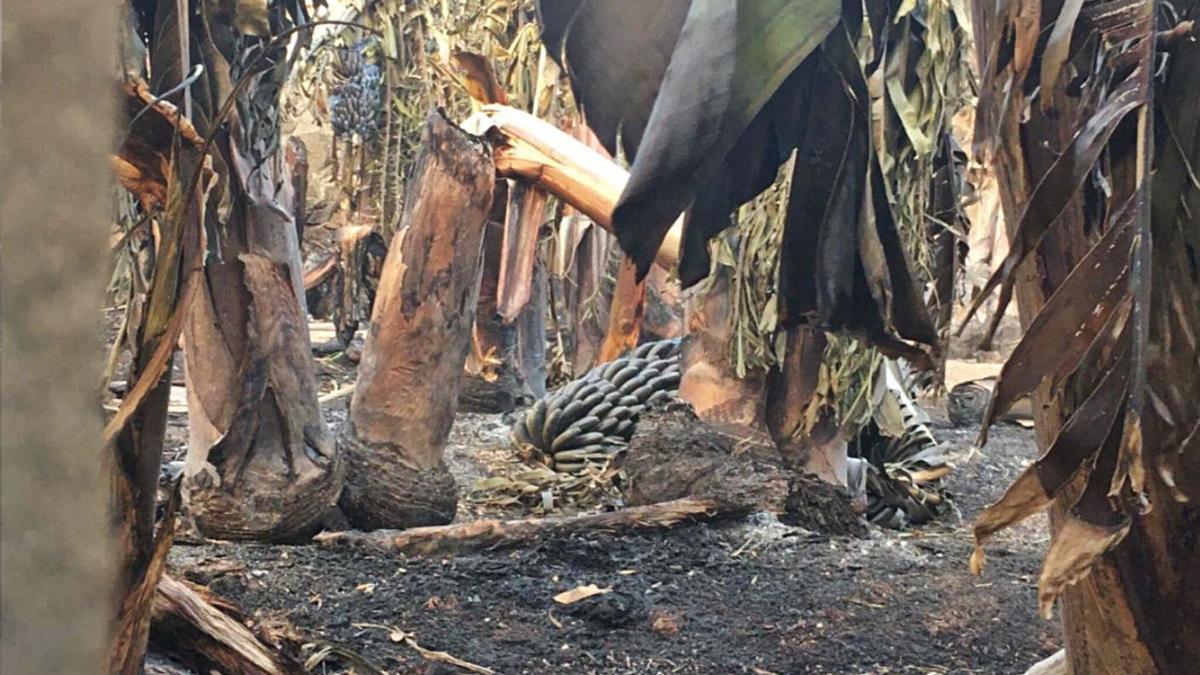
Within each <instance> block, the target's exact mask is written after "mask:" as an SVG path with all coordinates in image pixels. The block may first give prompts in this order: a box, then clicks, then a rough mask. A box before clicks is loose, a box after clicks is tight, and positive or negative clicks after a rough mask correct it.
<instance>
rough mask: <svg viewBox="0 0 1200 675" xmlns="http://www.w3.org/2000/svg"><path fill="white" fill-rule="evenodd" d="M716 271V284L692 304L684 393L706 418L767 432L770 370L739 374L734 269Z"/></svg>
mask: <svg viewBox="0 0 1200 675" xmlns="http://www.w3.org/2000/svg"><path fill="white" fill-rule="evenodd" d="M715 274H716V276H715V277H714V279H713V280H712V286H711V287H709V288H708V289H707V292H706V293H704V294H703V295H702V296H700V297H698V298H697V299H696V300H695V302H694V304H693V306H692V307H691V318H690V320H689V324H690V328H691V330H690V331H689V337H688V341H687V343H686V344H685V345H684V348H683V365H682V370H683V377H682V379H681V380H680V382H679V396H680V398H682V399H683V400H685V401H687V402H688V403H691V404H692V407H693V408H694V409H695V410H696V415H697V416H699V418H700V419H701V420H704V421H705V422H714V423H720V424H723V425H728V426H735V427H741V428H743V429H746V430H747V432H748V433H749V432H759V433H761V432H764V431H765V430H766V427H765V420H766V418H765V415H766V407H765V406H766V377H767V374H766V372H765V371H762V370H753V371H750V372H748V373H746V375H745V376H744V377H739V376H738V374H737V371H736V369H735V367H734V364H733V363H732V362H731V359H730V354H729V344H730V340H732V337H733V330H734V327H733V314H732V313H733V308H732V297H731V292H730V283H731V282H730V278H729V277H730V272H729V269H728V268H724V267H722V268H719V269H718V270H717V272H716V273H715Z"/></svg>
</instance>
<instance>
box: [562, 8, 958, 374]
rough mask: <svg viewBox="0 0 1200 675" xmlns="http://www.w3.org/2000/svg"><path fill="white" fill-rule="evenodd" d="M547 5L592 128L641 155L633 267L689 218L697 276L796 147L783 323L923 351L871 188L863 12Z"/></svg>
mask: <svg viewBox="0 0 1200 675" xmlns="http://www.w3.org/2000/svg"><path fill="white" fill-rule="evenodd" d="M539 6H540V16H541V20H542V22H543V39H544V40H545V41H546V43H547V44H548V45H549V49H550V50H551V53H552V54H554V55H555V56H556V57H557V58H558V59H559V61H560V63H561V64H562V65H564V67H565V69H566V71H567V72H568V73H569V74H570V77H571V82H572V85H573V87H574V90H575V93H576V97H577V99H578V100H579V101H580V104H581V107H582V108H583V111H584V114H585V116H586V118H587V121H588V124H589V125H590V126H591V127H592V128H593V129H594V130H595V131H596V133H597V136H598V137H599V138H600V139H601V141H602V142H604V143H605V145H606V146H608V147H609V149H610V150H612V149H615V148H616V146H617V145H618V143H619V144H620V145H621V146H622V147H623V149H624V150H625V153H626V156H627V157H630V158H631V159H632V160H633V166H632V170H631V176H630V181H629V183H628V185H627V186H626V188H625V191H624V193H623V194H622V195H621V198H620V200H619V201H618V203H617V206H616V208H615V210H614V213H613V228H614V230H615V232H616V234H617V237H618V239H619V241H620V243H621V247H622V248H623V249H624V250H625V252H626V253H627V254H628V255H629V256H630V257H631V258H632V259H633V260H634V261H635V263H636V264H637V266H638V270H639V274H642V275H644V274H645V273H646V271H647V270H648V269H649V266H650V264H651V263H652V262H653V260H654V256H655V253H656V252H657V250H658V247H659V245H660V244H661V242H662V239H663V236H664V235H665V234H666V232H667V230H668V229H669V227H670V225H671V224H672V223H673V222H674V221H675V219H676V218H677V217H678V216H679V214H680V213H685V214H686V218H685V221H684V237H683V248H682V254H681V257H680V266H679V275H680V279H681V281H683V283H684V284H685V285H688V284H692V283H695V282H697V281H699V280H700V279H702V278H704V277H705V276H706V275H707V274H708V271H709V267H710V266H709V260H708V253H707V242H708V240H709V239H711V238H712V237H713V236H715V235H716V234H717V233H719V232H720V231H721V230H723V229H725V228H726V227H728V226H729V225H730V224H731V213H732V212H733V211H734V210H735V209H736V208H737V207H738V206H740V205H741V204H743V203H745V202H746V201H748V200H750V199H752V198H753V197H755V196H756V195H757V194H759V193H760V192H762V191H763V190H764V189H765V188H766V187H768V186H769V185H771V183H772V182H773V181H774V179H775V177H776V174H777V172H778V170H779V166H780V165H781V164H783V163H784V162H785V161H787V159H788V157H789V156H791V154H792V151H793V150H794V149H796V148H797V147H799V153H800V154H799V155H798V159H797V163H796V169H795V173H794V176H795V177H796V179H795V180H794V181H793V185H794V188H793V193H792V200H793V202H792V205H790V206H789V210H788V213H789V215H788V222H787V224H786V227H785V235H784V238H785V241H784V246H783V252H782V254H781V255H782V258H781V292H782V298H783V300H784V307H783V311H784V315H785V317H786V321H787V322H788V323H792V324H794V323H798V322H801V321H803V322H808V323H814V324H817V325H820V326H822V327H824V328H829V329H834V330H841V329H846V330H849V331H850V332H853V333H855V334H858V335H860V336H863V337H866V338H867V339H869V340H871V341H874V342H876V343H877V344H882V345H885V346H887V347H889V348H890V351H891V353H899V354H901V355H905V356H909V357H910V358H914V359H916V360H923V359H921V354H920V352H919V351H917V350H915V348H912V346H911V345H909V344H908V343H907V342H905V341H906V340H912V341H917V342H924V343H927V344H933V343H934V342H936V335H935V333H934V331H933V329H932V327H931V325H930V322H929V319H928V316H927V312H926V310H925V308H924V304H923V302H922V301H921V299H920V297H919V293H918V292H917V289H916V285H915V284H914V283H913V281H912V278H911V275H910V272H909V269H908V265H907V261H906V260H905V255H904V251H903V248H902V247H901V245H900V237H899V233H898V231H897V229H896V226H895V222H894V219H893V218H892V215H891V208H890V205H889V204H888V202H887V198H886V192H885V190H884V189H883V186H882V185H881V184H877V183H879V176H878V174H879V169H878V166H877V160H876V158H875V156H874V154H873V148H872V140H871V133H870V128H871V127H870V117H869V112H868V111H867V109H866V102H867V101H868V100H869V99H868V96H867V90H866V80H865V77H864V74H863V71H862V66H861V64H860V63H859V58H858V55H857V54H856V53H855V50H854V47H853V45H854V44H856V43H857V41H858V38H859V30H860V27H861V25H862V16H861V14H859V13H856V12H851V11H849V10H846V9H845V8H844V7H843V5H842V3H840V2H831V1H829V0H814V1H811V2H803V3H800V2H787V1H784V0H753V1H750V0H742V1H740V2H739V1H717V0H703V1H702V0H693V1H692V2H690V3H689V2H660V3H642V2H633V1H628V2H627V1H624V0H616V1H612V2H599V1H598V0H591V1H589V0H581V1H579V2H557V3H556V2H550V1H549V0H542V2H540V3H539ZM844 11H845V12H847V16H845V17H843V12H844ZM876 18H878V17H876Z"/></svg>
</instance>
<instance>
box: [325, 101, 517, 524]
mask: <svg viewBox="0 0 1200 675" xmlns="http://www.w3.org/2000/svg"><path fill="white" fill-rule="evenodd" d="M421 145H422V148H423V150H422V154H421V156H420V157H419V159H418V161H417V165H416V168H415V170H414V177H413V179H412V181H411V182H410V184H409V192H408V195H407V197H406V199H405V204H407V205H408V206H407V208H406V210H405V214H404V221H403V222H402V227H401V230H400V231H399V232H398V233H397V235H396V236H395V237H394V238H393V240H392V243H391V247H390V249H389V250H388V255H387V259H386V261H385V262H384V268H383V275H382V277H381V278H380V281H379V291H378V294H377V296H376V302H375V307H374V310H373V312H372V316H371V330H370V332H369V334H368V335H367V340H366V345H365V347H364V349H363V356H362V363H361V364H360V366H359V373H358V383H357V385H356V386H355V390H354V398H353V399H352V400H351V403H350V418H349V420H348V422H347V424H346V427H345V428H344V430H343V432H342V434H341V435H340V437H339V439H338V440H339V445H340V446H341V448H342V450H343V452H344V453H345V458H346V462H347V475H346V488H345V490H344V491H343V493H342V499H341V502H340V505H341V507H342V510H343V511H344V512H345V514H346V516H347V518H349V520H350V522H351V523H353V524H354V525H355V526H357V527H360V528H366V529H372V528H383V527H388V528H406V527H415V526H421V525H438V524H444V523H448V522H450V521H451V520H452V519H453V518H454V513H455V509H456V507H457V502H458V495H457V489H456V487H455V484H454V479H453V477H452V476H451V475H450V472H449V471H448V470H447V469H446V465H445V464H444V463H443V462H442V452H443V450H444V449H445V446H446V438H447V436H449V433H450V426H451V424H452V423H453V422H454V416H455V413H456V411H457V405H458V403H457V401H458V389H459V383H460V380H461V378H462V373H463V363H464V361H465V360H466V357H467V352H468V349H469V348H470V341H471V327H472V325H473V323H474V321H475V312H476V305H477V301H478V293H479V269H480V256H481V250H482V244H483V233H484V226H485V224H486V222H487V218H488V213H489V211H490V209H491V203H492V191H493V188H494V177H495V169H494V167H493V166H492V161H491V157H490V154H489V153H488V151H487V150H486V148H485V147H484V146H483V145H482V144H480V143H478V142H476V141H475V140H474V139H473V138H472V137H470V136H469V135H467V134H466V133H465V132H463V131H462V130H461V129H459V128H458V127H456V126H455V125H453V124H452V123H451V122H449V121H448V120H447V119H446V118H445V117H444V116H443V115H442V114H441V113H440V112H433V113H430V115H429V117H428V118H427V120H426V124H425V130H424V132H423V134H422V138H421Z"/></svg>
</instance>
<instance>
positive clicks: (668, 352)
mask: <svg viewBox="0 0 1200 675" xmlns="http://www.w3.org/2000/svg"><path fill="white" fill-rule="evenodd" d="M678 393H679V340H663V341H660V342H648V343H646V344H644V345H641V346H639V347H638V348H637V349H635V350H633V351H632V352H630V353H629V354H627V355H625V356H622V357H621V358H619V359H616V360H614V361H611V362H609V363H603V364H600V365H599V366H596V367H595V368H592V369H591V370H590V371H588V372H587V373H586V374H585V375H584V376H583V377H581V378H579V379H577V380H574V381H573V382H571V383H569V384H567V385H565V386H563V387H562V388H561V389H558V390H556V391H554V392H551V393H550V394H548V395H547V396H545V397H544V398H542V399H540V400H538V401H537V402H536V403H534V404H533V405H532V406H530V408H529V409H528V410H526V411H525V414H524V415H522V416H521V417H519V418H518V419H517V421H516V424H514V425H513V430H512V437H513V441H514V442H515V443H516V444H517V445H518V446H519V447H520V448H521V449H522V451H523V452H524V453H527V454H528V455H530V456H531V457H532V458H533V459H537V460H540V461H543V462H545V463H546V464H547V465H549V466H550V467H551V468H553V469H554V470H556V471H564V472H572V473H573V472H578V471H582V470H583V469H584V468H585V467H586V466H588V465H589V464H604V463H605V462H607V461H608V460H609V459H610V458H612V457H613V456H614V455H616V454H618V453H619V452H621V451H622V450H623V449H624V448H625V446H626V444H627V443H628V442H629V439H630V438H631V437H632V436H633V432H634V429H635V428H636V426H637V421H638V416H639V415H640V414H641V413H642V411H644V410H645V409H646V408H647V407H649V406H652V405H656V404H658V403H661V402H666V401H667V400H669V399H671V398H674V397H675V396H676V395H677V394H678Z"/></svg>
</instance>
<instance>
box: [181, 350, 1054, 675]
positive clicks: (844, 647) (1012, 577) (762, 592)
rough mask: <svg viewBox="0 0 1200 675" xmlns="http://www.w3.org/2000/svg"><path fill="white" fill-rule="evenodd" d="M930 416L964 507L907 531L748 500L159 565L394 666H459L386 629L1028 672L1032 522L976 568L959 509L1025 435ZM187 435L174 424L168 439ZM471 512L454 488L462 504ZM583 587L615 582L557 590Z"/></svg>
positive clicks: (648, 660)
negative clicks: (388, 548)
mask: <svg viewBox="0 0 1200 675" xmlns="http://www.w3.org/2000/svg"><path fill="white" fill-rule="evenodd" d="M336 362H337V359H328V360H325V361H319V362H318V371H319V379H320V381H321V385H322V390H329V389H332V388H334V387H335V386H336V385H337V384H338V382H339V381H342V380H343V379H344V376H345V375H346V374H348V373H342V372H337V371H338V367H337V366H336ZM344 410H345V401H344V400H343V401H339V402H335V403H332V404H330V405H328V406H327V407H326V412H327V419H328V420H329V422H330V423H331V424H333V425H337V424H340V423H341V421H342V420H343V419H344V416H345V412H344ZM933 412H934V414H935V417H937V418H939V419H944V415H942V414H941V413H940V412H938V411H937V410H934V411H933ZM179 424H186V422H185V421H181V420H176V419H174V418H173V419H172V426H177V425H179ZM183 428H186V427H183ZM507 428H508V423H507V422H506V420H505V418H503V417H502V416H499V415H460V416H459V419H458V421H457V423H456V426H455V429H454V433H453V435H452V438H451V444H450V447H449V448H448V450H447V459H448V463H449V464H450V465H451V467H452V469H453V471H454V473H455V474H456V475H457V476H458V478H459V483H460V485H461V486H464V487H466V486H470V485H471V484H472V483H473V481H475V480H477V479H478V478H480V477H483V476H486V475H487V474H488V473H489V466H494V464H495V462H496V461H497V458H498V457H503V456H505V455H506V454H507V453H509V452H510V451H509V450H508V449H507V443H506V435H507ZM175 431H179V429H178V428H177V429H175ZM934 431H935V434H937V435H938V437H939V439H940V440H945V441H948V442H950V443H952V444H953V445H954V446H955V447H956V448H957V449H959V450H961V451H963V453H964V457H963V458H961V459H960V460H959V461H958V468H957V470H956V471H955V472H954V473H953V474H952V475H951V476H950V477H949V478H948V481H949V486H950V489H951V490H952V491H953V493H954V494H955V495H956V503H957V507H958V509H959V511H960V512H961V517H954V516H951V517H950V518H949V519H948V520H946V521H945V522H942V523H937V524H934V525H931V526H926V527H923V528H921V529H918V530H914V531H909V532H895V531H889V530H881V529H878V528H875V527H870V528H868V529H867V534H866V535H863V536H853V535H838V534H829V533H821V532H813V531H810V530H805V529H802V528H798V527H791V526H787V525H783V524H781V523H780V522H779V521H778V520H776V519H775V518H774V517H773V516H769V515H765V514H755V515H751V516H749V517H742V518H737V519H733V520H727V521H721V522H713V523H693V524H686V525H681V526H676V527H674V528H672V529H670V530H664V531H656V532H648V533H638V534H627V535H619V536H614V535H609V534H599V533H597V534H589V535H582V536H569V537H557V536H554V537H547V538H543V539H540V540H538V541H537V542H535V543H534V544H532V545H529V546H527V547H525V548H520V549H515V550H494V551H488V552H483V553H473V554H463V555H459V556H457V557H435V558H426V559H419V558H408V557H405V556H401V555H394V554H382V553H376V552H367V551H362V550H357V549H352V548H323V547H318V546H315V545H312V546H271V545H260V544H228V543H208V542H197V541H191V542H189V541H187V539H186V537H185V538H184V541H181V542H180V543H178V544H177V545H176V547H175V549H174V550H173V552H172V554H171V566H172V571H173V573H174V574H177V575H180V576H183V577H185V578H189V579H191V580H193V581H197V582H200V583H204V584H208V585H210V586H211V588H212V589H213V590H214V591H216V592H217V593H219V594H222V595H224V596H226V597H228V598H230V599H232V600H234V601H236V602H237V603H239V604H240V605H241V606H242V607H243V609H244V610H246V612H247V613H248V614H250V615H251V616H254V617H255V618H256V619H257V620H258V621H259V622H260V623H261V624H263V625H266V626H272V627H277V628H278V627H281V626H288V627H289V628H288V630H290V631H292V632H295V633H297V634H298V635H299V638H300V641H301V642H302V643H306V644H305V647H304V655H305V656H307V655H308V654H311V653H312V652H314V651H316V650H319V649H320V648H321V647H323V646H326V645H336V646H338V647H341V648H344V649H347V650H349V651H351V652H353V653H356V654H358V655H359V656H361V658H362V659H364V660H365V661H366V662H368V663H370V664H372V665H373V666H375V667H377V668H379V669H381V670H383V671H386V672H388V673H455V672H465V671H461V670H459V669H458V668H456V667H453V666H448V665H444V664H437V663H433V662H429V661H426V660H425V659H424V658H422V657H421V656H420V655H419V654H418V652H417V651H415V650H414V649H413V648H411V647H410V646H409V645H408V644H406V643H405V642H403V641H402V640H395V641H394V640H393V638H399V633H396V632H395V631H396V630H397V629H398V630H401V631H404V632H406V633H408V634H409V635H410V636H412V637H413V638H414V639H415V640H416V642H417V643H419V644H420V646H422V647H424V648H426V649H434V650H444V651H445V652H448V653H449V654H452V655H453V656H455V657H458V658H460V659H463V660H466V661H469V662H472V663H475V664H479V665H480V666H485V667H487V668H490V669H492V670H494V671H495V672H497V673H758V674H763V673H910V672H911V673H1020V672H1024V670H1025V669H1026V668H1027V667H1029V666H1030V665H1032V664H1033V663H1034V662H1036V661H1038V660H1040V659H1042V658H1044V657H1045V656H1047V655H1049V654H1050V653H1052V652H1053V651H1055V650H1057V649H1058V647H1059V642H1060V637H1059V629H1058V626H1057V623H1055V622H1047V621H1043V620H1041V619H1039V618H1038V617H1037V616H1036V580H1037V574H1038V569H1039V564H1040V560H1041V557H1042V554H1043V552H1044V551H1045V549H1046V546H1047V543H1048V537H1047V534H1046V529H1045V521H1044V519H1042V518H1040V517H1039V518H1034V519H1031V520H1030V521H1029V522H1026V523H1024V524H1022V525H1020V526H1018V527H1016V528H1014V529H1012V530H1009V531H1007V532H1004V533H1001V534H1000V535H998V536H997V537H996V539H995V540H994V542H993V543H992V544H991V545H990V546H989V547H988V553H989V564H988V567H987V569H986V570H985V572H984V575H983V576H982V577H980V578H977V577H973V576H971V575H970V573H969V571H968V569H967V559H968V557H969V555H970V553H971V548H972V543H971V537H970V530H969V525H970V522H971V520H972V519H973V518H974V516H975V515H976V514H978V513H979V511H980V510H981V509H982V508H983V506H985V505H986V504H987V503H989V502H991V501H993V500H995V499H996V498H997V497H998V496H999V495H1000V494H1001V492H1002V491H1003V489H1004V488H1005V486H1007V485H1008V484H1009V483H1010V482H1011V481H1012V480H1013V479H1014V478H1015V477H1016V475H1017V474H1018V473H1019V471H1020V470H1021V469H1022V468H1023V467H1024V466H1025V465H1026V464H1027V463H1028V462H1029V461H1030V460H1031V458H1032V457H1033V454H1034V443H1033V437H1032V433H1031V432H1029V431H1027V430H1024V429H1021V428H1019V427H1014V426H1004V427H999V428H997V429H995V430H994V431H993V433H992V435H991V440H990V442H989V444H988V446H987V449H986V452H984V453H983V454H980V455H975V456H973V457H969V458H968V457H966V456H965V455H966V451H967V450H968V448H969V447H970V445H971V442H972V440H973V438H974V430H958V429H953V428H951V427H949V426H948V425H947V424H945V423H943V422H940V421H939V422H937V423H936V428H935V430H934ZM181 436H183V434H175V433H173V434H171V436H170V438H171V440H170V441H169V443H171V442H172V441H173V442H174V443H175V445H176V450H175V452H176V453H178V451H179V450H180V449H181V446H182V444H183V442H184V438H181ZM474 514H475V512H474V511H472V509H471V507H470V506H469V504H468V503H467V502H466V501H465V500H464V506H463V507H461V508H460V516H459V517H460V520H461V519H462V518H464V517H465V518H470V517H471V516H472V515H474ZM586 584H595V585H596V586H598V587H600V588H611V589H612V591H611V592H609V593H607V594H604V595H600V596H596V597H592V598H589V599H587V600H583V601H580V602H577V603H575V604H572V605H568V606H563V605H559V604H558V603H556V602H555V601H554V600H553V597H554V596H555V595H556V594H558V593H560V592H562V591H565V590H569V589H572V588H575V587H577V586H581V585H586ZM347 663H348V660H347V659H346V658H341V659H340V660H339V659H338V658H330V659H328V660H326V661H324V662H323V663H320V664H319V665H316V667H315V670H314V672H328V673H333V672H348V671H349V669H350V666H349V665H347ZM357 672H363V670H362V669H360V670H358V671H357Z"/></svg>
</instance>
